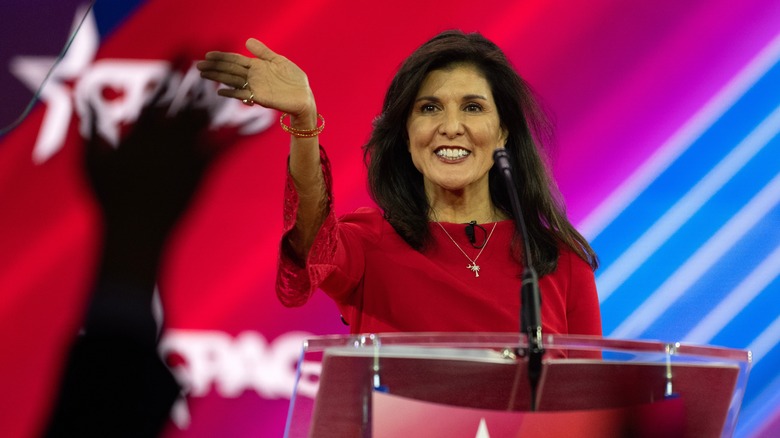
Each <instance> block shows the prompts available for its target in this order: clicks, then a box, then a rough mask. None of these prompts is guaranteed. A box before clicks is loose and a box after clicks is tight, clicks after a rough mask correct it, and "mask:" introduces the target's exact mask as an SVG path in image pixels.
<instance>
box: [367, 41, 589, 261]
mask: <svg viewBox="0 0 780 438" xmlns="http://www.w3.org/2000/svg"><path fill="white" fill-rule="evenodd" d="M464 63H465V64H471V65H474V66H475V67H477V68H478V69H479V71H480V72H481V73H482V74H483V75H484V77H485V79H486V80H487V82H488V83H489V84H490V87H491V91H492V93H493V98H494V99H495V102H496V107H497V109H498V114H499V118H500V120H501V126H503V127H504V128H505V129H506V130H507V132H508V138H507V142H506V146H505V147H506V149H507V150H508V152H509V154H510V156H511V157H512V163H511V165H512V168H513V169H512V170H513V173H514V175H515V178H516V180H517V181H516V182H517V190H518V193H519V196H520V205H521V208H522V209H523V215H524V216H525V220H526V222H527V226H528V234H529V239H530V242H529V244H530V248H531V256H530V258H531V260H530V261H531V263H532V265H533V266H534V268H535V269H536V270H537V272H538V273H539V275H544V274H547V273H550V272H552V271H554V270H555V268H556V266H557V262H558V245H559V244H561V243H563V244H566V245H568V246H569V247H571V249H572V250H573V251H574V252H575V253H576V254H577V255H579V256H580V257H581V258H582V259H583V260H585V261H586V262H588V263H589V264H590V265H591V267H592V268H593V269H596V267H597V266H598V259H597V257H596V254H595V252H594V251H593V249H592V248H591V247H590V245H589V244H588V242H587V241H586V240H585V238H584V237H583V236H582V235H581V234H580V233H578V232H577V230H575V229H574V227H573V226H572V225H571V223H570V222H569V220H568V219H567V217H566V213H565V210H564V208H563V203H562V202H561V197H560V193H559V192H558V189H557V186H556V185H555V183H554V182H553V180H552V178H551V177H550V174H549V171H548V169H547V166H546V163H545V160H544V159H543V158H542V149H541V146H537V144H539V145H541V144H542V143H544V142H545V141H548V140H549V139H550V138H551V132H552V129H551V127H550V123H549V121H548V119H547V117H546V116H545V114H544V112H543V111H542V110H541V109H540V106H539V105H538V103H537V101H536V99H535V98H534V95H533V92H532V91H531V89H530V87H529V86H528V84H527V83H526V82H525V81H524V80H523V79H522V78H521V77H520V76H519V75H518V74H517V72H516V71H515V70H514V68H513V67H512V66H511V64H510V63H509V61H508V60H507V58H506V56H505V55H504V53H503V52H502V51H501V49H499V48H498V46H496V45H495V44H494V43H493V42H491V41H490V40H488V39H487V38H485V37H483V36H482V35H480V34H478V33H470V34H465V33H463V32H460V31H446V32H443V33H441V34H439V35H437V36H435V37H434V38H432V39H431V40H429V41H428V42H426V43H425V44H423V45H422V46H420V47H419V48H418V49H417V50H416V51H415V52H414V53H412V54H411V55H410V56H409V57H408V58H407V59H406V61H404V63H403V64H402V65H401V68H400V69H399V70H398V72H397V73H396V75H395V77H394V78H393V81H392V82H391V83H390V87H389V89H388V90H387V94H386V95H385V101H384V105H383V107H382V114H381V115H380V116H379V117H378V118H377V119H376V120H375V121H374V129H373V132H372V133H371V138H370V139H369V141H368V143H367V144H366V145H365V146H364V147H363V151H364V160H365V161H366V164H367V166H368V185H369V193H370V194H371V197H372V198H373V200H374V201H375V202H376V203H377V204H378V205H379V207H380V208H382V210H383V211H384V214H385V217H386V219H387V221H388V222H389V223H390V224H391V225H392V226H393V228H394V229H395V231H396V232H397V233H398V234H399V235H400V236H401V237H402V238H403V239H404V240H405V241H406V242H407V243H409V245H411V246H412V247H413V248H415V249H417V250H421V249H423V248H424V247H425V245H426V244H427V243H428V241H429V240H430V238H431V236H430V230H429V228H428V218H429V209H430V206H429V204H428V199H427V197H426V194H425V189H424V185H423V176H422V174H421V173H420V172H419V171H418V170H417V169H416V168H415V166H414V164H413V163H412V159H411V156H410V154H409V152H408V150H407V140H408V134H407V131H406V122H407V119H408V117H409V114H410V112H411V110H412V105H413V103H414V100H415V98H416V96H417V92H418V91H419V89H420V86H421V84H422V82H423V80H424V79H425V77H426V76H427V75H428V73H429V72H431V71H433V70H439V69H446V68H448V67H450V66H453V65H455V64H464ZM489 185H490V196H491V199H492V201H493V204H494V205H496V207H497V208H499V209H501V210H502V211H503V212H504V213H505V214H506V215H507V216H508V217H511V218H513V219H514V214H513V212H512V208H511V203H510V200H509V196H508V193H507V190H506V187H505V184H504V182H503V181H502V179H501V175H499V174H498V172H497V171H496V170H495V169H491V170H490V174H489ZM521 239H522V236H520V235H519V234H517V233H516V235H515V238H514V239H513V240H514V242H513V244H512V248H513V254H514V255H515V257H516V258H517V259H518V261H519V257H520V256H519V250H518V248H519V243H520V241H521Z"/></svg>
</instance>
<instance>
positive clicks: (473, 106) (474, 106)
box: [465, 103, 482, 112]
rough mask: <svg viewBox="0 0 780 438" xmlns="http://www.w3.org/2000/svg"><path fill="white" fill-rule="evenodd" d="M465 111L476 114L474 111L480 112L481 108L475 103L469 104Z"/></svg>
mask: <svg viewBox="0 0 780 438" xmlns="http://www.w3.org/2000/svg"><path fill="white" fill-rule="evenodd" d="M465 109H466V111H471V112H476V111H482V106H481V105H479V104H476V103H470V104H468V105H466V108H465Z"/></svg>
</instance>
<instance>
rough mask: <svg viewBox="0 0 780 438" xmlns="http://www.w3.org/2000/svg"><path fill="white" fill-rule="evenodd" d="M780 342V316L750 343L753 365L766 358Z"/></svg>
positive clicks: (749, 348)
mask: <svg viewBox="0 0 780 438" xmlns="http://www.w3.org/2000/svg"><path fill="white" fill-rule="evenodd" d="M778 343H780V316H778V317H777V318H776V319H775V320H774V321H772V323H771V324H769V326H768V327H767V328H766V329H764V331H763V332H761V334H760V335H758V337H757V338H756V339H754V340H753V342H751V343H750V346H749V347H748V348H747V349H748V350H750V351H752V352H753V365H752V366H754V367H755V366H756V364H757V363H758V362H759V361H760V360H761V359H763V358H764V356H766V355H767V354H768V353H769V352H770V351H772V349H774V348H775V347H776V346H777V344H778Z"/></svg>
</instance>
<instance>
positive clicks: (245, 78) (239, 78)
mask: <svg viewBox="0 0 780 438" xmlns="http://www.w3.org/2000/svg"><path fill="white" fill-rule="evenodd" d="M246 48H247V49H248V50H249V52H250V53H252V54H253V55H254V56H255V58H252V57H247V56H243V55H240V54H237V53H226V52H209V53H207V54H206V59H205V60H204V61H200V62H199V63H198V64H197V68H198V70H200V72H201V76H202V77H203V78H206V79H210V80H213V81H216V82H220V83H222V84H224V85H226V86H227V87H228V88H222V89H220V90H219V91H218V93H219V94H220V95H221V96H226V97H232V98H236V99H240V100H242V101H244V103H246V104H249V105H251V104H252V103H257V104H260V105H262V106H264V107H266V108H273V109H276V110H278V111H281V112H285V113H289V114H291V115H293V116H300V117H307V118H308V117H311V116H315V117H316V114H317V113H316V105H315V102H314V95H313V93H312V91H311V88H310V87H309V80H308V78H307V76H306V73H304V72H303V70H301V69H300V68H298V66H297V65H295V64H294V63H293V62H291V61H290V60H289V59H287V58H285V57H284V56H281V55H279V54H277V53H274V52H273V51H272V50H271V49H269V48H268V47H267V46H266V45H265V44H263V43H261V42H260V41H258V40H256V39H254V38H250V39H249V40H248V41H247V43H246Z"/></svg>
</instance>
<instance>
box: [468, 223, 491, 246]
mask: <svg viewBox="0 0 780 438" xmlns="http://www.w3.org/2000/svg"><path fill="white" fill-rule="evenodd" d="M474 228H479V229H480V230H482V243H481V244H479V245H477V236H476V234H474ZM465 231H466V237H468V238H469V242H471V246H473V247H474V248H477V249H482V248H483V247H484V246H485V244H486V243H487V234H488V232H487V230H486V229H485V227H483V226H482V225H480V224H478V223H477V221H471V222H469V223H467V224H466V230H465Z"/></svg>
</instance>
